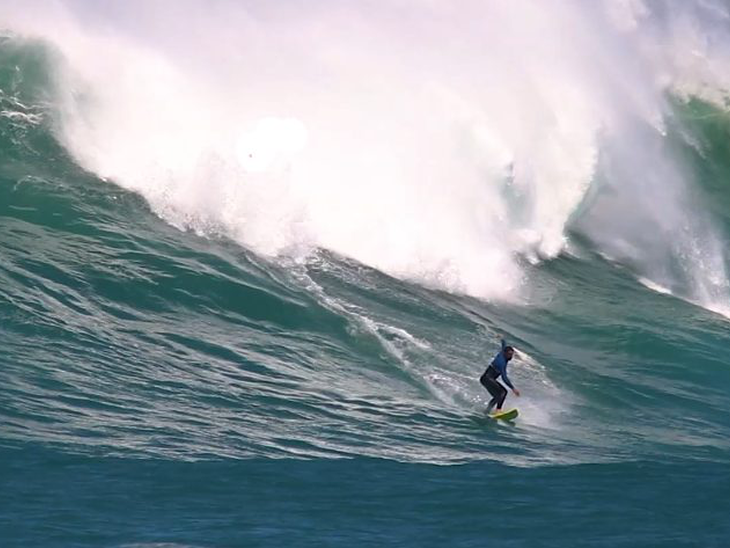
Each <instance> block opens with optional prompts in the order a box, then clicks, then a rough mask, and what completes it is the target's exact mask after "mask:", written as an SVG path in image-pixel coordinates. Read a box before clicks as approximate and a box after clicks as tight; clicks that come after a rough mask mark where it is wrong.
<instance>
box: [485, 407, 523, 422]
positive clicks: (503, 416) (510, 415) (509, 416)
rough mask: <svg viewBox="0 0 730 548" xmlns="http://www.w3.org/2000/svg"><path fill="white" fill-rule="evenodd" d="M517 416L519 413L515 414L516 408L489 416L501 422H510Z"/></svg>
mask: <svg viewBox="0 0 730 548" xmlns="http://www.w3.org/2000/svg"><path fill="white" fill-rule="evenodd" d="M517 415H519V413H518V412H517V408H516V407H515V408H514V409H510V410H509V411H502V412H501V413H490V414H489V416H490V417H492V418H493V419H499V420H503V421H511V420H514V419H516V418H517Z"/></svg>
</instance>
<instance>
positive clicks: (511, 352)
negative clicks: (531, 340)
mask: <svg viewBox="0 0 730 548" xmlns="http://www.w3.org/2000/svg"><path fill="white" fill-rule="evenodd" d="M514 355H515V349H514V348H512V347H511V346H505V347H504V357H505V358H507V359H508V360H511V359H512V357H513V356H514Z"/></svg>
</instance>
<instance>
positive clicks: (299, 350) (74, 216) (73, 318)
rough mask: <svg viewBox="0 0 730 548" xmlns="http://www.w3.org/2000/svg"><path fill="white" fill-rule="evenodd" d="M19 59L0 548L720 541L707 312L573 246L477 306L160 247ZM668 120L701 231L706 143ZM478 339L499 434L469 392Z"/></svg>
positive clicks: (9, 102)
mask: <svg viewBox="0 0 730 548" xmlns="http://www.w3.org/2000/svg"><path fill="white" fill-rule="evenodd" d="M24 47H26V48H28V49H23V48H18V46H17V45H15V43H14V42H12V41H9V40H8V41H5V42H0V65H1V66H0V92H1V94H0V110H1V111H2V112H1V113H0V349H2V351H1V352H0V491H2V498H1V499H0V500H1V501H2V502H0V546H2V547H8V548H11V547H35V546H38V547H49V548H50V547H54V548H55V547H58V548H67V547H77V546H78V547H87V546H88V547H92V546H93V547H122V546H125V547H131V546H135V547H161V546H165V547H168V546H170V547H173V546H174V547H183V546H186V547H187V546H190V547H204V548H212V547H239V546H284V545H290V546H414V547H416V546H418V547H425V546H465V547H466V546H475V547H476V546H510V547H516V546H520V547H521V546H525V547H537V546H555V547H565V546H606V547H609V546H610V547H618V546H627V547H628V546H632V547H633V546H641V547H644V546H673V547H680V546H702V547H718V548H719V547H723V546H726V545H727V544H728V543H729V542H730V518H728V515H730V480H729V479H728V478H730V394H729V390H728V389H729V388H730V366H729V364H728V359H727V352H728V349H730V334H729V331H728V320H727V318H725V317H723V316H722V315H719V314H717V313H715V312H711V311H709V310H707V309H705V308H703V307H701V306H697V305H695V304H691V303H690V302H688V300H685V299H683V298H679V297H676V296H673V295H671V294H668V293H664V292H661V291H654V290H652V289H649V288H648V287H647V286H646V285H645V284H643V283H641V282H640V281H639V280H638V278H637V276H636V275H635V274H634V269H633V266H631V267H629V266H624V265H622V264H621V263H619V262H615V261H610V260H608V259H606V258H604V257H603V256H602V254H601V253H600V250H599V249H597V248H596V246H594V245H593V244H592V243H590V241H589V240H587V239H585V238H584V237H582V236H581V235H580V234H578V233H575V234H571V244H570V248H569V252H567V253H563V254H560V255H559V256H558V257H556V258H554V259H551V260H545V261H542V262H538V263H536V264H531V263H529V262H527V261H525V264H521V268H522V269H523V272H524V274H525V275H524V279H523V280H522V281H521V282H520V283H521V284H522V290H521V293H520V296H519V298H517V299H513V300H509V299H508V300H499V299H495V300H490V301H486V300H482V299H478V298H475V297H470V296H466V295H464V294H462V293H461V292H458V291H455V292H447V291H443V290H439V289H434V288H432V287H433V285H434V284H425V285H423V284H419V283H415V282H412V281H408V277H406V280H402V279H398V278H396V277H392V276H389V275H386V274H384V273H382V272H380V271H379V270H377V269H375V268H372V267H369V266H366V265H364V264H361V263H360V262H357V261H355V260H351V259H347V258H344V257H342V256H341V255H339V254H336V253H332V252H328V251H326V250H319V251H316V252H312V253H309V254H308V255H307V256H306V257H304V258H302V257H297V258H287V257H286V256H285V255H282V256H280V257H278V258H264V257H262V256H261V255H260V254H256V253H253V252H251V251H249V250H247V249H246V248H245V247H243V246H241V245H239V244H237V243H235V241H233V240H232V239H230V238H229V237H228V236H227V235H226V234H225V233H223V232H219V231H216V230H211V231H207V232H205V233H204V234H203V233H200V234H196V233H195V232H192V231H186V230H179V229H178V228H175V227H173V226H171V225H170V224H168V223H166V222H165V221H164V220H162V219H161V218H160V216H159V215H157V214H156V212H155V211H154V210H152V209H150V206H149V205H148V202H147V201H146V200H145V199H143V198H142V197H141V196H139V195H138V194H136V193H133V192H130V191H127V190H122V189H121V188H120V187H119V186H117V185H115V184H114V183H113V182H112V181H105V180H102V179H101V178H99V177H97V176H95V175H94V174H92V173H89V172H86V171H84V170H83V169H82V168H80V167H79V166H78V165H77V162H75V161H74V160H73V159H72V158H71V156H70V155H69V154H68V152H67V151H66V150H65V149H64V147H62V146H61V145H60V144H59V143H58V141H57V138H56V136H55V133H54V132H53V131H52V130H51V129H50V127H51V122H50V121H49V120H50V118H51V117H50V115H49V114H48V112H49V111H48V105H47V101H50V100H51V98H50V97H46V96H44V90H46V89H47V88H48V86H50V84H49V82H48V81H47V80H46V79H45V78H46V76H44V75H45V74H46V73H44V72H43V70H41V69H42V67H43V66H44V63H46V62H48V61H47V57H44V56H41V57H40V59H41V61H42V62H41V61H39V59H37V58H35V57H33V55H35V54H33V55H31V54H29V53H28V52H29V51H30V52H35V51H37V50H36V49H34V47H29V46H24ZM31 69H32V70H31ZM19 74H20V75H21V76H22V78H20V79H19V76H18V75H19ZM23 82H25V83H23ZM29 82H30V83H29ZM676 108H677V109H679V110H680V111H681V114H682V116H685V117H687V119H691V120H693V123H695V126H694V127H693V128H692V131H693V132H694V135H696V136H697V137H698V138H699V140H700V141H702V140H703V139H704V144H703V147H704V148H702V149H701V150H704V151H705V154H704V155H702V154H700V153H698V152H697V150H700V149H697V150H693V149H690V148H687V149H686V154H687V156H688V158H689V163H690V164H692V165H695V164H696V168H697V170H698V172H699V173H700V175H699V181H700V183H701V186H702V189H703V192H705V193H706V194H707V196H709V201H708V203H712V204H714V205H713V207H716V208H717V212H716V213H717V215H718V218H719V219H721V221H722V222H725V217H723V215H725V214H726V211H723V208H720V207H718V206H717V204H720V203H727V200H728V196H730V189H728V188H727V187H726V185H725V183H726V181H724V180H723V179H722V177H723V176H724V174H726V173H727V158H726V156H725V152H724V151H725V150H726V147H727V142H726V141H725V137H726V135H727V131H728V130H727V128H728V127H730V126H728V125H726V124H725V123H724V122H722V120H725V118H723V117H722V116H724V115H723V114H722V113H721V112H719V111H717V110H715V109H712V108H711V107H708V106H707V105H704V106H703V105H699V106H698V104H696V103H690V104H689V105H687V104H683V103H682V104H677V105H676ZM693 109H694V110H693ZM698 112H699V113H700V114H703V115H706V116H707V117H708V118H707V119H706V120H707V121H703V120H705V118H703V117H702V116H698V115H697V114H698ZM682 116H680V118H681V117H682ZM687 131H689V129H688V130H687ZM693 162H694V164H693ZM163 217H164V216H163ZM484 275H485V276H489V275H490V274H489V272H485V273H484ZM430 287H431V288H430ZM690 300H691V299H690ZM497 334H503V335H504V336H505V337H506V339H507V340H508V341H509V342H510V343H511V344H513V345H514V346H515V347H516V348H517V350H518V354H517V357H516V358H515V360H514V361H513V362H512V364H511V365H510V372H511V378H512V380H513V382H514V383H515V384H516V385H517V386H518V387H519V388H520V390H521V392H522V397H521V398H519V399H518V398H516V397H515V396H513V395H511V394H510V396H509V398H508V407H511V406H517V407H519V410H520V416H519V418H518V419H517V420H516V421H514V422H513V423H497V422H494V421H492V420H490V419H489V418H487V417H486V416H485V414H484V409H485V406H486V403H487V401H488V395H487V393H486V392H485V391H484V389H483V388H482V387H481V386H480V384H479V383H478V380H477V379H478V377H479V376H480V374H481V373H482V372H483V370H484V367H485V366H486V364H487V363H488V362H489V360H491V358H492V356H493V355H494V353H495V352H496V351H497V350H498V348H499V343H498V339H497V338H496V335H497Z"/></svg>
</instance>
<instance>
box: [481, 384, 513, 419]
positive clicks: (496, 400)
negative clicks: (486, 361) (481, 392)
mask: <svg viewBox="0 0 730 548" xmlns="http://www.w3.org/2000/svg"><path fill="white" fill-rule="evenodd" d="M479 382H480V383H482V386H484V388H486V389H487V392H489V393H490V394H491V395H492V399H491V400H490V402H489V404H488V405H487V413H489V412H490V411H491V410H492V408H493V407H494V406H495V404H496V405H497V408H498V409H501V407H502V402H503V401H504V398H505V396H506V395H507V391H506V390H505V389H504V387H503V386H502V385H501V384H499V383H498V382H497V381H496V380H494V379H493V378H491V377H489V376H487V375H482V377H481V378H480V379H479Z"/></svg>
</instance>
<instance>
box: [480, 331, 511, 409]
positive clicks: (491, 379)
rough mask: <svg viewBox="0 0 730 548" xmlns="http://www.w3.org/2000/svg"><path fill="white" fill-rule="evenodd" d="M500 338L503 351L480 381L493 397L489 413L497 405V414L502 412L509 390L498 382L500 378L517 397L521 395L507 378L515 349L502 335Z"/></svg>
mask: <svg viewBox="0 0 730 548" xmlns="http://www.w3.org/2000/svg"><path fill="white" fill-rule="evenodd" d="M499 338H500V340H501V341H502V350H500V351H499V354H497V355H496V356H495V357H494V359H493V360H492V363H490V364H489V367H487V370H486V371H485V372H484V374H483V375H482V376H481V378H480V379H479V382H481V383H482V386H484V388H486V389H487V391H488V392H489V393H490V394H491V395H492V399H491V401H490V402H489V405H488V406H487V413H489V412H491V411H492V408H493V407H494V406H495V405H496V406H497V413H499V412H500V411H502V405H503V404H504V399H505V398H506V397H507V389H506V388H505V387H504V386H502V384H501V383H499V382H497V379H498V378H499V377H500V376H501V377H502V380H503V381H504V383H505V384H506V385H507V386H509V387H510V388H511V389H512V392H513V393H514V395H515V396H519V395H520V391H519V390H517V389H516V388H515V387H514V385H513V384H512V381H510V380H509V377H508V376H507V364H508V363H509V361H510V360H511V359H512V358H513V357H514V355H515V349H514V348H512V347H511V346H508V345H507V343H506V342H505V341H504V338H502V336H501V335H500V336H499Z"/></svg>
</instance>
